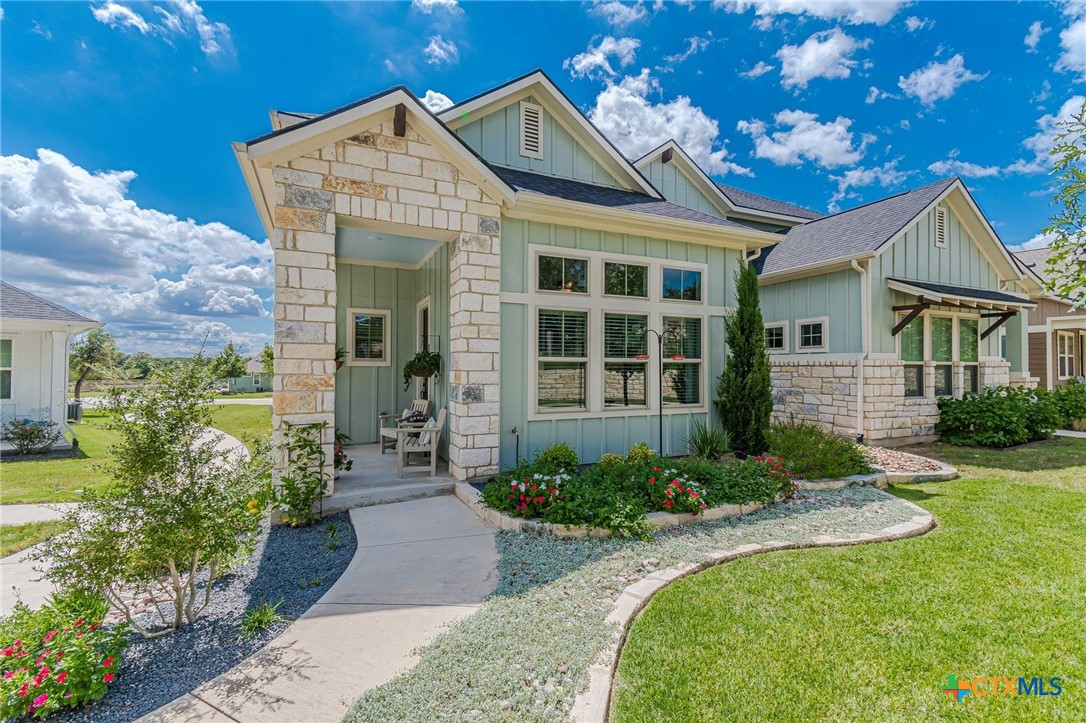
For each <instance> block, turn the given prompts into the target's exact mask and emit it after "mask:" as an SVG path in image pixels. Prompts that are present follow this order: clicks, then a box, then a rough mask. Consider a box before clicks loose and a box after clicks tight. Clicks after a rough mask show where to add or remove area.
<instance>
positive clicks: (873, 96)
mask: <svg viewBox="0 0 1086 723" xmlns="http://www.w3.org/2000/svg"><path fill="white" fill-rule="evenodd" d="M885 98H897V96H896V95H894V94H893V93H891V92H889V91H886V90H879V89H878V88H876V87H875V86H871V87H870V88H868V89H867V97H866V98H864V103H867V104H868V105H871V104H872V103H874V102H876V101H880V100H883V99H885Z"/></svg>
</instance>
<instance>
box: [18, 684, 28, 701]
mask: <svg viewBox="0 0 1086 723" xmlns="http://www.w3.org/2000/svg"><path fill="white" fill-rule="evenodd" d="M29 689H30V683H23V687H22V688H19V697H20V698H25V697H26V696H27V693H28V692H29Z"/></svg>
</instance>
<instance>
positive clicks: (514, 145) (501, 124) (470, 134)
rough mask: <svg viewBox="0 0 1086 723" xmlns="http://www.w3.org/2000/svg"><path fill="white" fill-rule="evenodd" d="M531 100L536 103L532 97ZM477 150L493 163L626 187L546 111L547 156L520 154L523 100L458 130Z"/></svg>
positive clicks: (466, 141) (543, 117)
mask: <svg viewBox="0 0 1086 723" xmlns="http://www.w3.org/2000/svg"><path fill="white" fill-rule="evenodd" d="M526 100H527V101H528V102H529V103H536V100H535V98H533V97H531V96H529V97H528V98H527V99H526ZM456 135H458V136H460V138H462V139H463V140H464V142H465V143H467V144H468V145H469V146H471V147H472V148H473V149H474V150H475V152H476V153H478V154H479V155H480V156H482V157H483V159H484V160H486V161H487V162H489V163H493V164H495V165H498V166H508V167H510V168H519V169H521V170H525V171H532V172H534V173H542V174H545V175H548V176H558V177H560V178H572V179H573V180H575V181H585V182H586V183H595V184H597V185H601V186H611V187H613V188H622V185H621V184H620V183H619V182H618V181H616V180H615V178H614V176H612V175H611V174H610V173H609V172H608V171H607V169H606V168H604V167H603V166H602V165H601V164H600V163H599V161H597V160H596V159H595V158H593V157H592V154H590V153H589V152H588V151H587V150H586V149H585V147H584V146H583V145H581V144H580V142H578V141H577V140H576V139H575V138H574V137H573V136H572V135H571V134H570V133H569V131H567V130H566V129H565V128H564V127H562V124H561V123H558V122H557V121H555V119H554V117H553V116H551V114H550V113H548V112H547V110H546V108H544V109H543V112H542V139H543V158H528V157H526V156H522V155H520V102H519V101H517V102H513V103H510V104H509V105H507V106H505V107H504V108H499V109H498V110H495V111H493V112H491V113H489V114H487V115H485V116H483V117H482V118H479V119H477V120H473V121H471V122H470V123H466V124H464V125H463V126H461V127H459V128H457V129H456Z"/></svg>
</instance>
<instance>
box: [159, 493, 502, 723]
mask: <svg viewBox="0 0 1086 723" xmlns="http://www.w3.org/2000/svg"><path fill="white" fill-rule="evenodd" d="M351 523H352V524H353V525H354V528H355V534H356V535H357V536H358V550H357V552H356V553H355V556H354V559H353V560H351V564H350V566H348V568H347V570H346V571H345V572H344V573H343V576H342V577H340V579H339V580H338V581H337V582H336V584H335V585H333V586H332V588H331V589H330V590H329V591H328V592H327V594H325V596H324V597H322V598H321V599H320V601H319V602H317V604H316V605H314V606H313V607H312V608H311V609H310V610H309V611H308V612H306V614H305V615H303V616H302V617H301V618H299V619H298V621H297V622H296V623H294V625H292V626H290V628H289V629H288V630H287V631H286V632H285V633H283V635H281V636H280V637H278V638H277V639H275V640H273V641H272V642H271V643H269V644H268V646H267V647H265V648H264V649H263V650H261V651H260V652H258V653H256V654H255V655H253V656H252V657H251V658H249V659H248V660H246V661H244V662H242V663H241V664H240V665H238V666H237V667H235V668H234V669H233V670H230V671H228V672H226V673H224V674H223V675H220V676H219V677H218V678H215V679H214V680H211V681H209V682H207V683H205V684H203V685H201V686H199V687H197V688H196V689H195V690H194V691H193V692H192V693H190V694H188V695H185V696H182V697H181V698H178V699H177V700H175V701H173V702H172V703H170V704H168V705H165V706H163V707H162V708H159V709H158V710H157V711H155V712H153V713H150V714H148V715H146V716H144V717H143V718H142V719H141V721H144V722H145V723H150V722H154V723H178V722H180V721H185V722H186V723H191V722H194V721H237V722H239V723H249V722H250V721H252V722H254V723H255V722H256V721H260V722H264V721H284V722H287V721H289V722H291V723H293V722H295V721H339V720H341V719H342V718H343V716H344V714H346V713H347V710H348V709H349V708H350V705H351V703H352V702H353V701H354V699H355V698H357V697H358V696H359V695H360V694H362V693H363V692H365V691H367V690H369V689H371V688H375V687H377V686H378V685H381V684H383V683H386V682H388V681H389V680H391V679H392V678H394V677H395V676H396V675H398V674H399V673H402V672H403V671H405V670H408V669H410V668H411V667H412V666H414V665H415V664H416V663H417V662H418V658H417V657H416V656H415V655H414V654H413V653H412V651H413V650H415V649H416V648H418V647H420V646H422V645H425V644H426V643H427V642H429V641H430V640H432V639H433V638H434V637H436V636H437V635H438V634H439V633H440V632H441V631H442V629H443V628H444V627H445V626H447V625H448V624H449V623H452V622H454V621H456V620H458V619H460V618H463V617H466V616H468V615H470V614H471V613H473V612H474V611H475V610H476V609H477V608H478V607H479V604H480V603H481V602H482V601H483V599H484V598H485V597H486V596H487V595H488V594H490V592H492V591H493V590H494V588H495V586H496V585H497V583H498V570H497V560H498V553H497V549H496V548H495V546H494V530H492V529H490V528H488V527H486V526H485V525H484V524H483V522H482V521H481V520H480V519H479V518H478V517H476V516H475V514H474V513H473V512H472V511H471V510H469V509H468V508H467V507H466V506H465V505H463V504H462V503H461V502H460V501H459V500H458V499H456V498H455V497H453V496H444V497H433V498H429V499H422V500H413V501H410V502H399V503H396V504H390V505H379V506H376V507H364V508H360V509H354V510H351Z"/></svg>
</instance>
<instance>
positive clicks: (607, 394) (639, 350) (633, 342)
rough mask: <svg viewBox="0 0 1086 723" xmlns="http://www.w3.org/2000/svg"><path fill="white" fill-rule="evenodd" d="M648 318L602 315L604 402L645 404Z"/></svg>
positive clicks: (635, 405)
mask: <svg viewBox="0 0 1086 723" xmlns="http://www.w3.org/2000/svg"><path fill="white" fill-rule="evenodd" d="M648 321H649V320H648V317H647V316H643V315H637V314H604V315H603V406H605V407H643V406H645V404H646V401H647V390H646V387H645V383H646V370H647V368H648V345H647V344H646V341H647V340H646V339H645V330H646V329H647V328H648Z"/></svg>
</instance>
